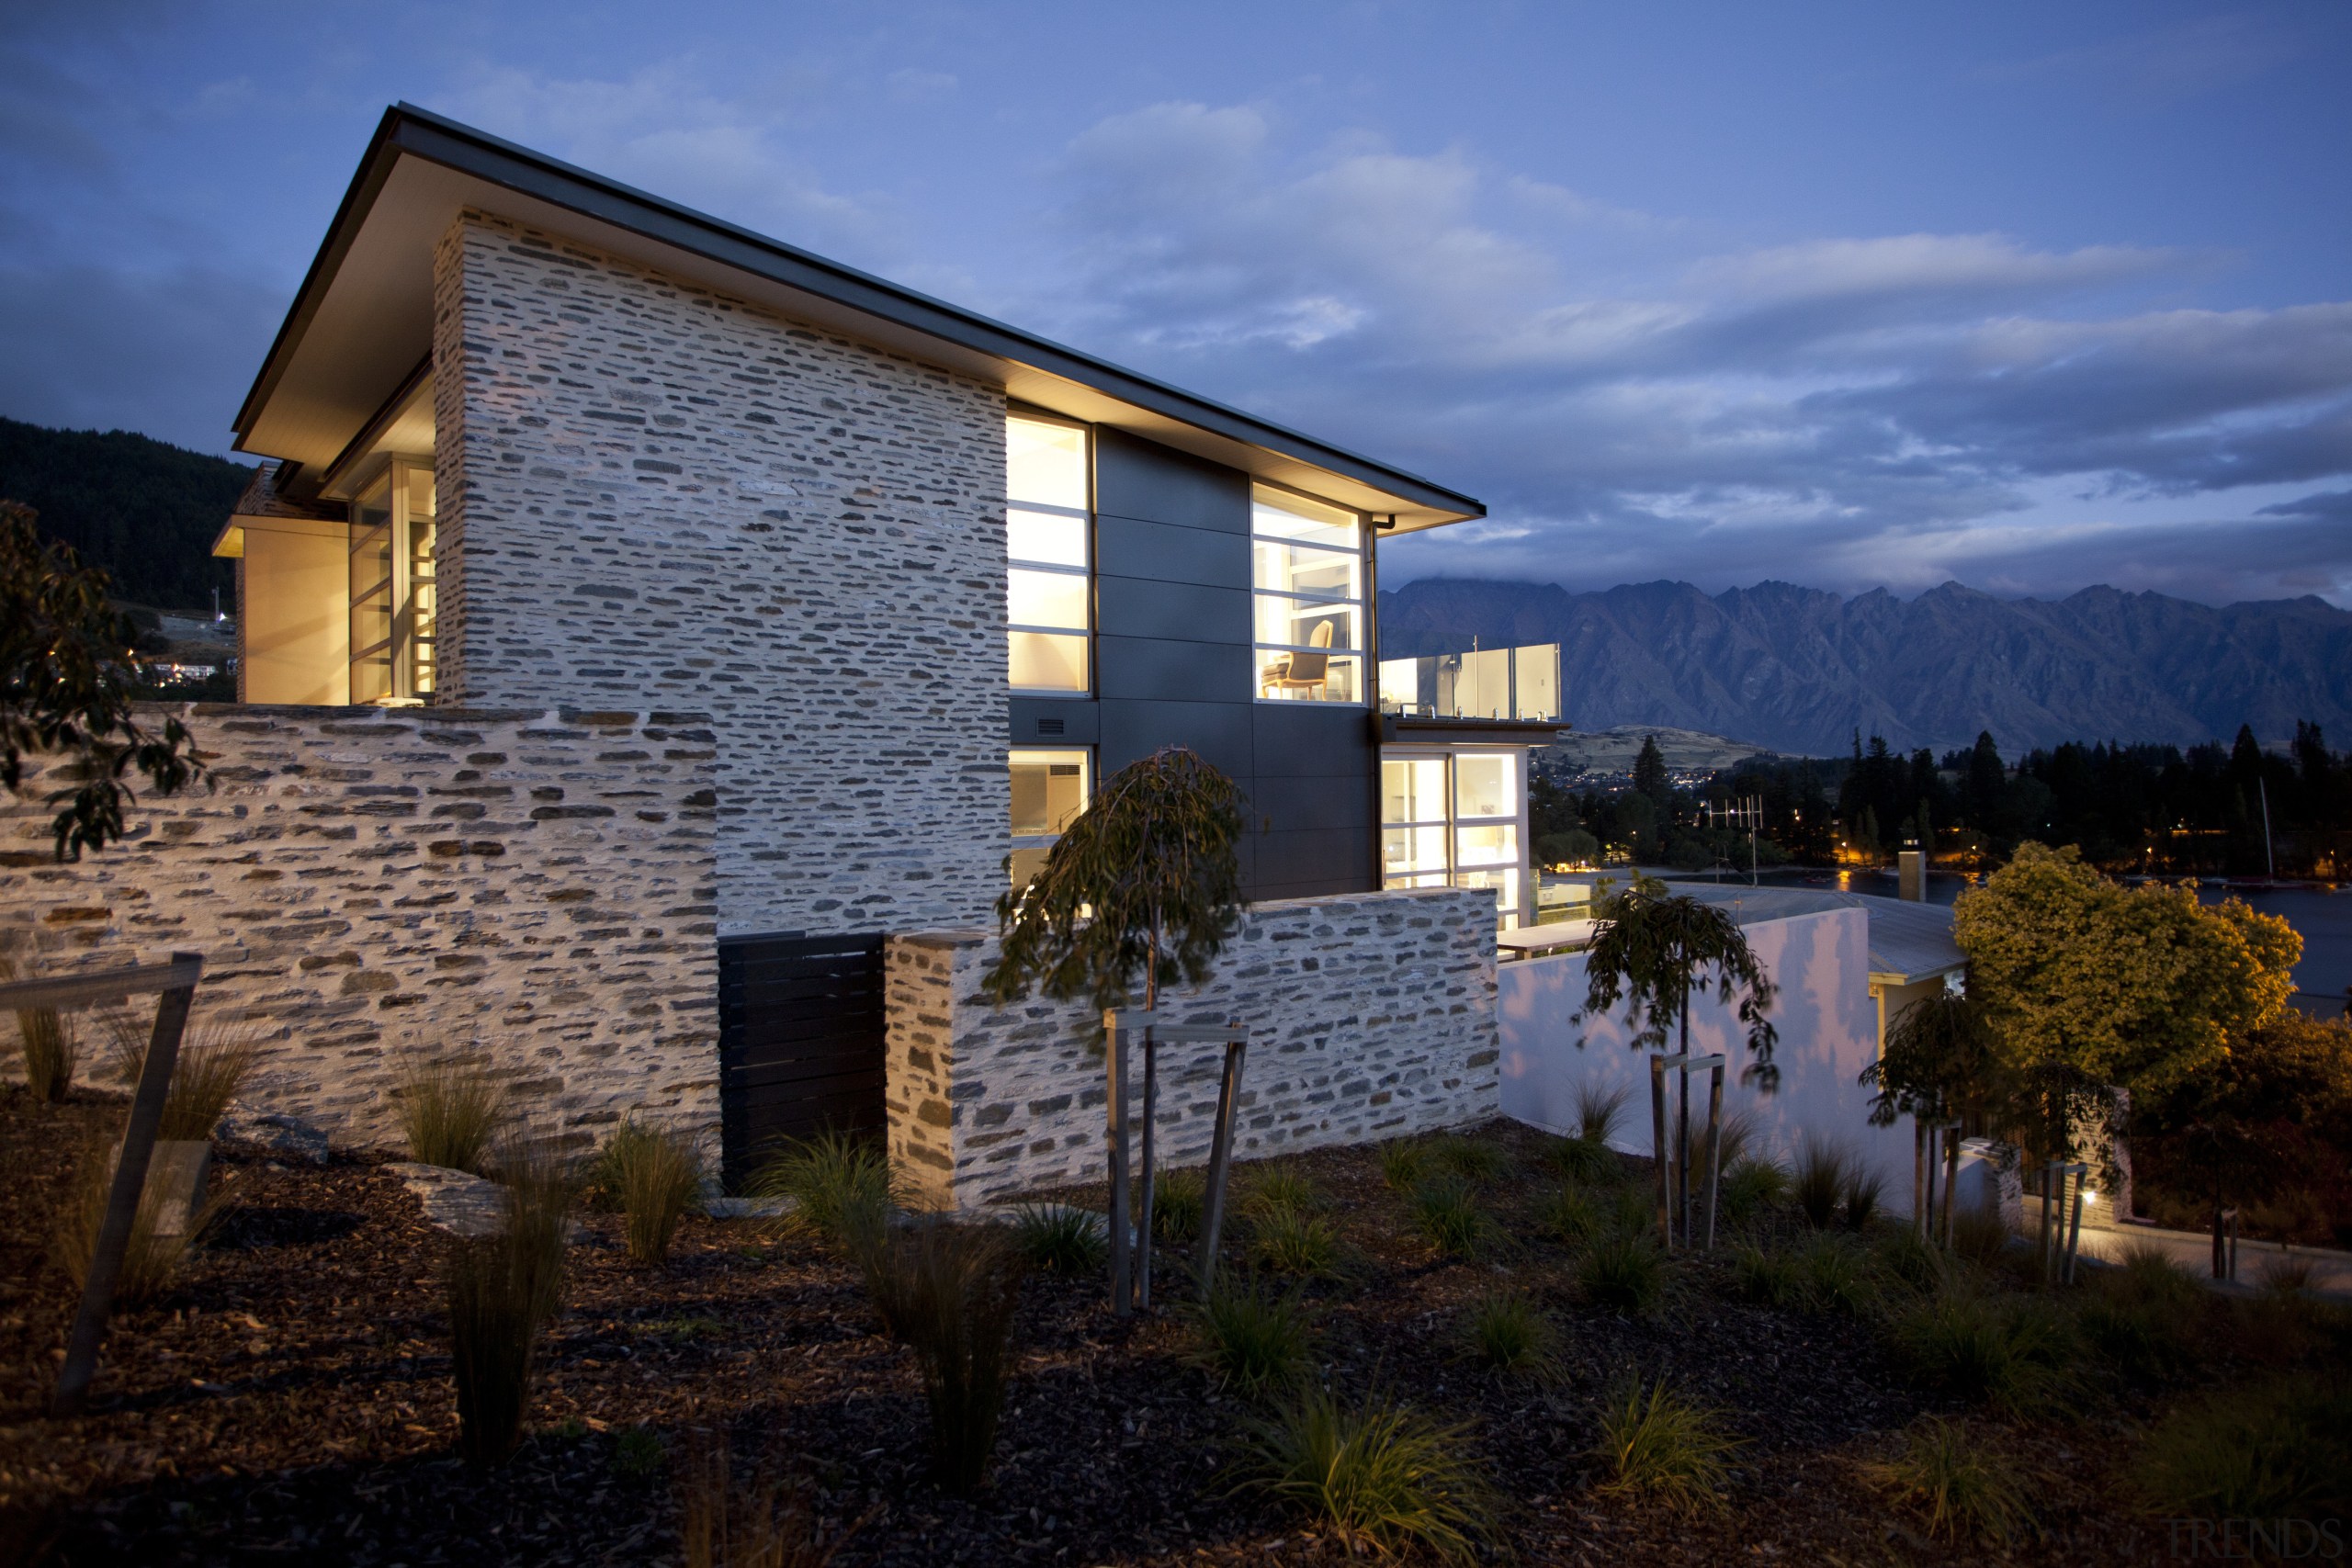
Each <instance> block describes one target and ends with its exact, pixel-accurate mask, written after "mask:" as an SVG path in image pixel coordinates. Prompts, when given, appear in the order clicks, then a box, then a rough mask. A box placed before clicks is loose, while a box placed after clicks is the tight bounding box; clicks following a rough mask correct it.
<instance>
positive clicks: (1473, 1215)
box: [1412, 1176, 1494, 1259]
mask: <svg viewBox="0 0 2352 1568" xmlns="http://www.w3.org/2000/svg"><path fill="white" fill-rule="evenodd" d="M1412 1205H1413V1224H1415V1225H1416V1226H1417V1227H1418V1228H1419V1231H1420V1233H1421V1235H1423V1236H1424V1237H1425V1238H1426V1239H1427V1240H1428V1242H1429V1244H1430V1246H1431V1247H1435V1248H1436V1249H1437V1253H1438V1256H1439V1257H1441V1258H1464V1259H1466V1258H1476V1257H1477V1256H1478V1254H1479V1253H1480V1252H1481V1251H1483V1250H1484V1249H1485V1248H1486V1247H1487V1243H1488V1241H1489V1240H1490V1239H1491V1237H1492V1235H1493V1234H1494V1221H1493V1220H1492V1219H1491V1218H1489V1217H1488V1216H1487V1212H1486V1210H1484V1209H1482V1208H1480V1207H1479V1206H1478V1190H1477V1189H1476V1187H1474V1186H1472V1185H1471V1184H1470V1183H1469V1182H1468V1181H1466V1180H1464V1179H1462V1178H1461V1177H1458V1176H1441V1177H1436V1178H1434V1179H1430V1180H1429V1181H1426V1182H1423V1183H1422V1184H1421V1185H1420V1187H1419V1188H1418V1189H1416V1190H1415V1191H1414V1193H1413V1199H1412Z"/></svg>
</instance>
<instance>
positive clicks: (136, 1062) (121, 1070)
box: [98, 1008, 261, 1143]
mask: <svg viewBox="0 0 2352 1568" xmlns="http://www.w3.org/2000/svg"><path fill="white" fill-rule="evenodd" d="M98 1019H99V1021H100V1022H101V1023H102V1024H103V1025H104V1026H105V1028H106V1031H107V1037H108V1043H107V1071H108V1072H109V1074H110V1075H111V1076H112V1077H114V1078H115V1079H116V1080H117V1081H118V1082H120V1083H123V1084H127V1085H132V1084H136V1083H138V1081H139V1075H140V1072H141V1069H143V1068H144V1067H145V1066H146V1065H147V1046H148V1044H149V1043H150V1041H151V1040H152V1039H153V1029H152V1027H151V1024H152V1020H144V1021H142V1020H141V1019H140V1018H139V1017H138V1016H137V1015H136V1014H134V1013H132V1012H130V1011H129V1010H125V1009H122V1008H101V1009H100V1010H98ZM260 1065H261V1038H260V1036H259V1035H258V1034H257V1033H256V1032H254V1028H253V1026H252V1025H250V1024H247V1023H243V1022H240V1021H233V1020H228V1019H222V1018H219V1017H215V1016H212V1015H209V1014H208V1015H204V1016H201V1017H196V1018H191V1019H189V1020H188V1021H187V1024H186V1026H185V1027H184V1028H183V1030H182V1032H181V1034H180V1048H179V1053H178V1055H175V1057H173V1059H172V1082H171V1087H170V1088H169V1089H166V1090H165V1091H164V1119H163V1121H162V1122H161V1123H160V1124H158V1126H157V1128H156V1132H155V1136H156V1137H157V1138H159V1139H173V1140H181V1141H186V1142H190V1143H193V1142H198V1141H200V1140H202V1139H206V1138H209V1137H210V1136H212V1129H213V1128H215V1127H217V1126H219V1125H220V1118H221V1117H222V1116H224V1115H226V1114H228V1111H229V1105H230V1102H231V1101H232V1100H235V1099H236V1098H237V1096H238V1095H239V1094H240V1093H242V1092H243V1089H244V1087H245V1080H246V1079H247V1078H249V1077H252V1076H253V1073H254V1068H255V1067H257V1066H260Z"/></svg>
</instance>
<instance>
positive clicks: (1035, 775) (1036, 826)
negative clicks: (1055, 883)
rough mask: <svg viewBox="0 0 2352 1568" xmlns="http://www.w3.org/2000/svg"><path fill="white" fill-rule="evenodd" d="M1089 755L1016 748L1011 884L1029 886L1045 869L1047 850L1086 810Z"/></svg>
mask: <svg viewBox="0 0 2352 1568" xmlns="http://www.w3.org/2000/svg"><path fill="white" fill-rule="evenodd" d="M1091 762H1092V759H1091V755H1090V754H1089V753H1087V752H1085V751H1083V750H1068V751H1046V750H1023V749H1016V750H1014V751H1013V752H1012V885H1013V886H1015V887H1026V886H1029V884H1030V883H1032V882H1034V881H1035V880H1036V876H1037V874H1038V873H1039V872H1041V871H1043V870H1045V869H1046V852H1047V851H1049V850H1051V849H1052V848H1053V847H1054V840H1057V839H1058V838H1060V837H1061V836H1062V829H1065V828H1068V827H1069V824H1070V819H1071V818H1074V817H1076V816H1077V815H1078V814H1079V813H1080V812H1081V811H1083V810H1085V809H1086V799H1087V786H1088V783H1089V781H1088V778H1087V773H1088V772H1089V771H1090V769H1091Z"/></svg>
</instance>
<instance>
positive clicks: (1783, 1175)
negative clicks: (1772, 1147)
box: [1717, 1158, 1789, 1224]
mask: <svg viewBox="0 0 2352 1568" xmlns="http://www.w3.org/2000/svg"><path fill="white" fill-rule="evenodd" d="M1788 1190H1789V1173H1788V1172H1787V1171H1785V1170H1782V1169H1781V1168H1780V1167H1779V1166H1777V1165H1775V1164H1773V1163H1772V1162H1771V1161H1770V1160H1761V1159H1752V1158H1743V1159H1741V1160H1739V1161H1738V1162H1737V1163H1736V1164H1735V1163H1732V1162H1729V1161H1726V1162H1725V1163H1724V1175H1723V1186H1722V1188H1721V1190H1719V1192H1718V1194H1717V1201H1718V1202H1719V1203H1720V1204H1721V1206H1722V1210H1723V1216H1724V1219H1725V1220H1728V1221H1729V1222H1730V1223H1732V1224H1747V1222H1748V1221H1749V1220H1752V1219H1754V1218H1755V1217H1756V1216H1757V1215H1758V1214H1760V1213H1763V1212H1764V1210H1765V1209H1767V1208H1768V1207H1770V1205H1772V1204H1774V1203H1777V1202H1779V1201H1781V1198H1783V1197H1785V1196H1786V1195H1787V1193H1788Z"/></svg>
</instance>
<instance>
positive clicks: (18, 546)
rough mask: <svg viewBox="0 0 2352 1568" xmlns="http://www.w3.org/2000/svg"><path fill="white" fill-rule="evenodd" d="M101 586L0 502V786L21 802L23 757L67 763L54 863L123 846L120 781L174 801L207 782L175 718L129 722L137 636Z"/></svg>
mask: <svg viewBox="0 0 2352 1568" xmlns="http://www.w3.org/2000/svg"><path fill="white" fill-rule="evenodd" d="M108 586H109V583H108V580H107V574H106V573H105V572H103V571H101V570H98V569H97V568H96V567H85V566H84V565H82V564H81V562H80V561H79V560H78V559H77V558H75V556H74V552H73V551H72V550H71V549H69V548H67V547H65V546H63V545H62V544H51V545H49V546H48V547H43V546H42V545H41V542H40V534H39V532H38V531H37V530H36V528H35V526H34V514H33V510H32V508H30V507H28V506H24V505H21V504H19V503H17V502H0V784H6V786H7V788H8V790H9V792H10V793H12V794H21V793H22V792H23V787H24V764H25V759H26V758H27V757H28V756H29V755H35V754H40V753H50V754H57V755H62V758H63V761H62V763H61V764H59V765H58V766H57V767H56V769H55V771H56V772H57V773H59V774H60V775H61V776H62V777H63V778H65V779H66V780H67V781H68V783H67V784H66V785H65V786H64V787H62V788H60V789H56V790H52V791H51V792H50V794H49V795H47V796H46V799H47V801H48V803H49V804H51V805H52V806H57V807H60V809H59V811H58V813H57V817H56V819H55V822H54V827H55V829H56V834H57V858H58V859H59V860H61V861H62V860H79V859H80V858H81V856H82V852H83V851H84V850H85V849H88V850H101V849H104V848H105V847H106V846H107V843H108V842H109V841H110V840H119V839H120V838H121V837H122V835H123V808H124V807H125V806H126V805H129V804H131V803H132V802H133V800H134V798H135V797H134V796H133V795H132V793H131V790H130V786H129V785H128V784H126V783H124V779H125V777H126V775H129V774H130V773H134V772H135V773H139V774H140V775H141V776H143V777H145V778H146V779H147V780H148V781H149V782H150V783H152V784H153V785H154V786H155V788H156V790H157V791H158V792H160V793H162V794H164V795H170V794H172V793H173V792H175V791H176V790H178V789H181V788H183V787H185V786H186V785H187V784H189V783H190V782H191V781H193V780H195V779H197V778H198V777H200V776H201V775H202V773H203V772H204V769H203V764H202V763H201V762H200V761H198V756H197V751H196V740H195V738H194V737H193V736H191V735H190V734H189V733H188V732H187V728H186V727H185V726H183V725H182V724H181V723H180V721H179V720H178V719H177V718H166V719H164V727H163V730H162V732H161V733H160V734H157V733H155V732H153V731H151V730H149V729H147V728H144V727H142V726H141V724H140V722H139V719H138V717H137V716H136V714H135V713H134V712H133V711H132V707H131V700H132V695H133V692H134V689H135V687H136V685H137V683H138V682H139V680H140V678H141V671H140V669H139V665H138V656H137V655H136V653H135V652H133V651H132V650H133V648H134V646H135V644H136V642H137V636H138V634H137V631H136V629H135V628H134V627H132V626H130V622H129V621H128V620H127V619H126V618H125V617H123V616H121V615H117V614H116V613H115V612H114V610H113V609H112V608H110V607H109V605H108V604H107V588H108Z"/></svg>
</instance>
